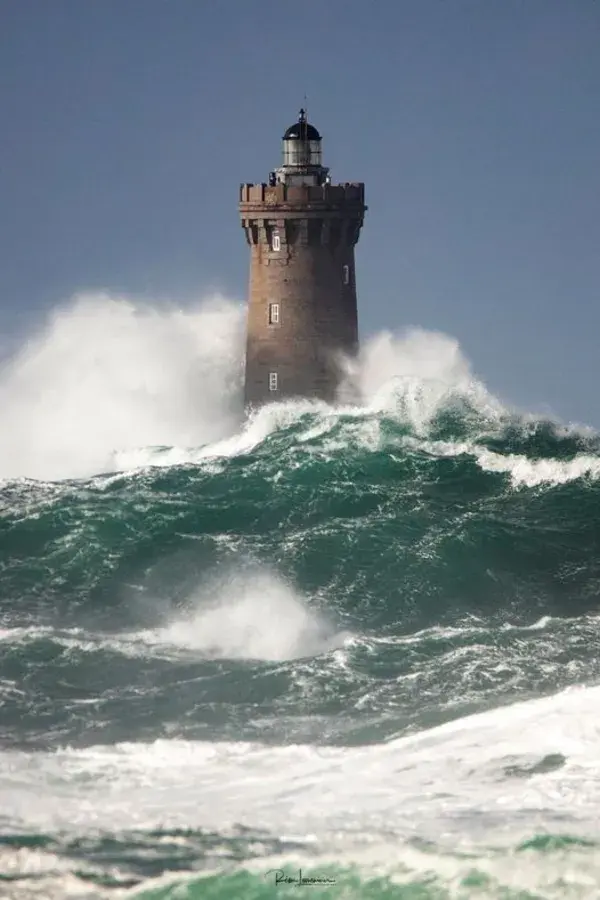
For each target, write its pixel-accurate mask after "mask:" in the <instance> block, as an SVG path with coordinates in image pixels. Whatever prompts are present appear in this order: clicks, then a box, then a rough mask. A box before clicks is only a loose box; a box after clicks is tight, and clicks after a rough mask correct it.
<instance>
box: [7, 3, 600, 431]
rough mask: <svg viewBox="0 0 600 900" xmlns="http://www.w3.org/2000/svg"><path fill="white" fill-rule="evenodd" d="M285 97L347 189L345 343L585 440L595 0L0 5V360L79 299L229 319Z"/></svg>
mask: <svg viewBox="0 0 600 900" xmlns="http://www.w3.org/2000/svg"><path fill="white" fill-rule="evenodd" d="M305 95H306V96H307V98H308V111H309V118H310V120H311V121H312V122H314V124H315V125H316V126H317V128H318V129H319V131H320V132H321V134H322V135H323V151H324V163H325V165H328V166H329V167H330V168H331V170H332V178H333V181H334V182H335V181H337V180H339V181H364V182H365V185H366V198H367V204H368V207H369V209H368V212H367V214H366V219H365V225H364V228H363V231H362V235H361V239H360V242H359V245H358V248H357V263H356V265H357V284H358V291H359V322H360V329H361V336H362V337H363V338H366V337H367V336H369V335H371V334H373V333H376V332H378V331H381V330H383V329H391V330H394V331H399V330H401V329H403V328H405V327H410V326H417V327H422V328H425V329H429V330H434V331H442V332H444V333H446V334H448V335H451V336H452V337H454V338H456V339H457V340H458V341H459V343H460V346H461V348H462V350H463V352H464V354H465V355H466V356H467V358H468V359H469V360H470V362H471V364H472V366H473V369H474V371H475V373H476V374H477V375H478V376H480V377H481V378H482V379H483V380H484V382H485V383H486V384H487V385H488V387H489V388H490V390H492V391H493V392H494V393H495V394H497V395H498V396H499V397H500V398H502V399H504V400H506V401H507V402H509V403H514V404H517V405H519V406H520V407H522V408H525V409H530V410H542V411H547V412H551V413H554V414H556V415H558V416H560V417H561V418H563V419H564V420H566V421H576V422H584V423H588V424H591V425H593V426H594V427H600V392H599V390H598V381H599V376H600V354H599V353H598V346H599V340H598V334H599V332H600V179H599V162H600V115H599V105H598V104H599V97H600V0H501V2H500V0H371V2H370V3H367V2H366V0H360V2H356V0H303V2H302V3H293V2H290V0H287V2H286V0H279V2H272V0H253V2H248V0H85V2H84V0H52V2H49V0H0V122H1V125H2V130H1V135H2V136H1V138H0V331H1V334H2V337H3V339H4V342H5V343H6V341H7V340H10V339H12V340H17V336H18V339H21V337H22V335H23V334H26V333H27V331H28V329H30V328H32V327H35V326H36V325H37V324H38V323H39V321H40V320H41V319H42V318H43V316H44V315H46V314H47V312H48V310H50V309H52V308H53V307H54V306H56V305H57V304H61V303H64V301H65V299H66V298H68V297H70V296H71V295H73V294H74V293H75V292H77V291H82V290H97V289H106V290H110V291H114V292H121V293H126V294H131V295H134V296H142V297H150V298H172V299H173V300H175V301H176V302H181V303H187V302H190V301H191V300H192V299H193V298H197V297H201V296H203V295H204V294H207V293H209V292H212V291H220V292H222V293H224V294H225V295H226V296H228V297H231V298H234V299H239V301H240V302H242V301H243V300H244V297H245V292H246V287H247V277H248V261H249V260H248V248H247V246H246V243H245V240H244V236H243V232H242V230H241V228H240V225H239V219H238V211H237V201H238V189H239V184H240V183H241V182H253V181H256V182H260V181H263V180H266V178H267V176H268V172H269V171H270V169H272V168H273V167H274V166H275V165H277V164H278V163H279V161H280V154H281V136H282V134H283V131H284V130H285V128H286V127H287V126H288V125H290V124H291V123H292V122H294V121H295V120H296V118H297V112H298V109H299V107H300V106H301V105H302V104H303V101H304V96H305Z"/></svg>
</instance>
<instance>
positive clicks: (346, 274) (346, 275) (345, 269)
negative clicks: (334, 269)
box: [342, 266, 350, 284]
mask: <svg viewBox="0 0 600 900" xmlns="http://www.w3.org/2000/svg"><path fill="white" fill-rule="evenodd" d="M342 279H343V282H344V284H350V266H342Z"/></svg>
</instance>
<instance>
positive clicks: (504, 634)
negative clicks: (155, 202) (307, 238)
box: [0, 294, 600, 900]
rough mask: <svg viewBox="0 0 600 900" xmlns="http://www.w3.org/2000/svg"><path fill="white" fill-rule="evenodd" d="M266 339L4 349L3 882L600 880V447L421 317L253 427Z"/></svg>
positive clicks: (478, 892)
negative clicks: (329, 387)
mask: <svg viewBox="0 0 600 900" xmlns="http://www.w3.org/2000/svg"><path fill="white" fill-rule="evenodd" d="M242 335H243V311H242V310H241V309H240V308H239V307H238V306H236V305H235V304H231V303H229V302H227V301H226V300H223V299H222V298H214V299H213V300H211V301H210V302H206V303H204V304H201V305H200V306H198V307H194V308H187V309H185V310H181V309H176V308H173V307H169V306H166V305H162V306H161V305H159V304H155V305H150V304H144V303H141V302H140V301H135V300H131V299H127V298H119V297H113V296H110V295H108V294H88V295H82V296H79V297H76V298H74V299H73V300H72V301H70V302H69V303H67V304H65V305H64V306H62V307H61V308H59V309H58V310H57V311H56V312H55V313H54V314H53V315H52V316H50V318H49V319H47V320H45V321H44V322H43V323H42V324H40V327H39V329H38V330H37V331H35V332H34V333H32V334H30V335H29V336H28V339H27V340H24V341H23V343H22V344H21V345H20V346H18V347H16V348H15V349H14V351H13V352H12V353H11V354H9V355H7V356H5V358H4V361H3V364H2V368H1V370H0V426H1V438H0V479H1V480H0V896H1V897H3V898H4V897H6V898H10V900H30V898H36V900H56V898H86V900H92V898H94V900H95V898H98V900H109V898H115V900H116V898H134V897H135V898H138V900H142V898H144V900H166V898H173V900H175V898H189V900H192V898H202V900H237V898H240V900H267V898H277V900H285V898H315V900H316V898H331V900H333V898H336V900H337V898H372V900H375V898H419V900H425V898H436V900H442V898H461V900H462V898H465V900H466V898H471V897H473V898H502V900H516V898H519V900H533V898H536V900H537V898H597V897H598V896H600V844H599V841H600V834H599V826H598V822H599V812H598V811H599V809H600V724H599V723H600V719H599V718H598V706H597V704H599V703H600V638H599V626H600V619H599V617H598V613H599V610H598V597H599V594H600V554H599V548H600V488H599V475H600V436H599V435H598V434H597V433H596V432H594V431H593V430H591V429H589V428H584V427H579V426H575V425H569V426H567V425H564V424H561V423H560V422H558V421H556V420H555V419H551V418H550V417H548V416H542V415H537V414H534V413H524V412H522V411H518V410H514V409H512V408H510V407H509V406H508V405H507V404H506V403H503V402H501V401H500V399H498V398H496V397H494V396H492V395H491V394H490V392H489V391H488V390H487V389H486V388H485V386H484V385H483V384H482V383H481V381H480V380H478V379H477V378H476V377H475V375H474V374H473V373H472V371H471V367H470V366H469V364H468V361H467V360H465V358H464V356H463V354H462V353H461V350H460V348H459V346H458V344H457V343H456V341H454V340H452V339H451V338H449V337H447V336H445V335H441V334H432V333H428V332H424V331H419V330H412V331H408V332H405V333H402V334H399V335H394V334H390V333H383V334H379V335H375V336H374V337H372V338H370V339H369V341H367V342H366V343H365V347H364V350H363V353H362V356H361V359H360V362H359V364H358V365H357V366H355V367H354V369H353V370H349V372H348V385H351V386H352V387H353V389H354V391H355V393H354V394H353V395H352V396H353V398H354V399H353V401H352V402H349V401H348V399H347V397H348V396H350V394H349V393H346V394H342V395H341V399H340V403H339V404H338V405H336V406H326V405H325V404H322V403H308V402H296V403H281V404H274V405H272V406H269V407H265V408H263V409H262V410H260V411H259V412H257V413H255V414H253V415H252V416H251V417H250V418H249V419H244V417H243V414H242V410H241V405H240V404H241V399H240V398H241V393H240V386H241V362H240V361H241V358H242ZM356 392H358V393H356ZM356 397H358V399H356ZM344 398H346V399H344Z"/></svg>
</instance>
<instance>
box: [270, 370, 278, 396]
mask: <svg viewBox="0 0 600 900" xmlns="http://www.w3.org/2000/svg"><path fill="white" fill-rule="evenodd" d="M269 390H270V391H276V390H277V372H269Z"/></svg>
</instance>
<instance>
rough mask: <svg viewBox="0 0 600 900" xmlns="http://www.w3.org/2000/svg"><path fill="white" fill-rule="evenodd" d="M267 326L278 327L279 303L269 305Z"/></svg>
mask: <svg viewBox="0 0 600 900" xmlns="http://www.w3.org/2000/svg"><path fill="white" fill-rule="evenodd" d="M269 325H279V303H269Z"/></svg>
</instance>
